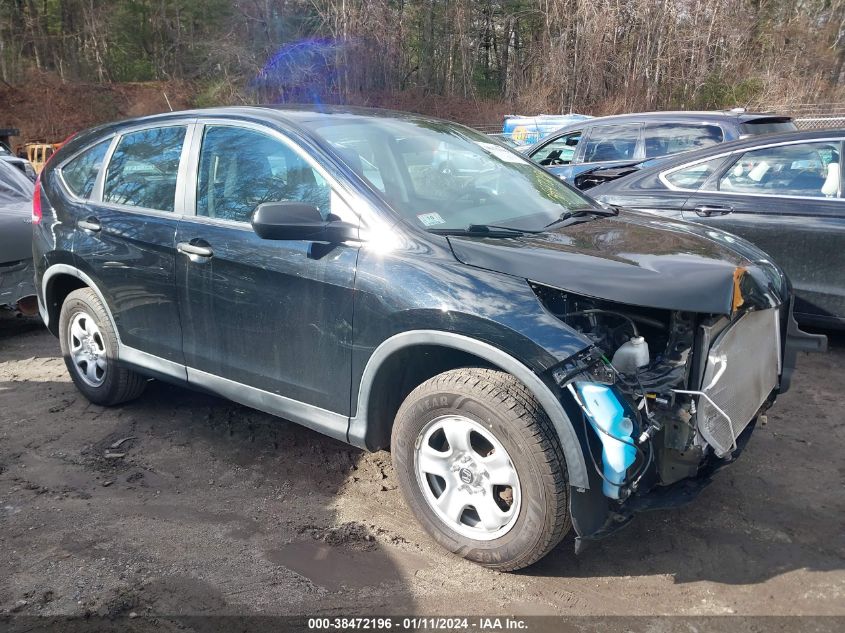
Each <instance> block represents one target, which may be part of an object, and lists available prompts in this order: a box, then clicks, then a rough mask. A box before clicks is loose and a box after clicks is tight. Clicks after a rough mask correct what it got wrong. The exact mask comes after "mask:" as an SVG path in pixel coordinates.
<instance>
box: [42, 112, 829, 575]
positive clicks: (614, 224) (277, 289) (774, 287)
mask: <svg viewBox="0 0 845 633" xmlns="http://www.w3.org/2000/svg"><path fill="white" fill-rule="evenodd" d="M33 215H34V220H33V222H34V236H33V239H34V255H35V265H36V270H37V287H38V294H39V297H38V298H39V302H40V309H41V314H42V317H43V319H44V321H45V322H46V323H47V326H48V327H49V328H50V330H51V331H52V332H53V333H54V334H55V335H57V336H58V337H59V339H60V342H61V348H62V353H63V355H64V358H65V361H66V363H67V367H68V370H69V372H70V374H71V377H72V378H73V381H74V383H75V384H76V386H77V387H78V388H79V390H80V391H81V392H82V393H83V394H84V395H85V396H86V397H87V398H88V399H90V400H91V401H92V402H94V403H97V404H101V405H115V404H118V403H121V402H126V401H128V400H131V399H133V398H136V397H138V396H139V395H140V394H141V392H142V391H143V389H144V385H145V384H146V381H147V379H148V377H154V378H159V379H162V380H167V381H171V382H175V383H178V384H183V385H187V386H193V387H196V388H200V389H204V390H207V391H211V392H214V393H217V394H220V395H222V396H225V397H227V398H230V399H232V400H235V401H237V402H240V403H243V404H245V405H248V406H251V407H255V408H257V409H261V410H263V411H266V412H269V413H273V414H276V415H279V416H281V417H284V418H286V419H288V420H293V421H295V422H298V423H301V424H304V425H306V426H308V427H311V428H313V429H316V430H318V431H320V432H323V433H326V434H328V435H330V436H332V437H334V438H337V439H340V440H343V441H346V442H349V443H351V444H354V445H355V446H358V447H361V448H365V449H368V450H376V449H381V448H386V447H390V449H391V451H392V458H393V463H394V466H395V469H396V473H397V477H398V479H399V483H400V486H401V489H402V491H403V493H404V496H405V498H406V500H407V502H408V504H409V505H410V507H411V509H412V510H413V511H414V513H415V514H416V515H417V517H419V519H420V521H421V522H422V523H423V525H424V526H425V528H426V529H427V530H428V531H429V532H430V533H431V535H432V536H433V537H434V538H435V539H436V540H437V541H438V542H439V543H441V544H442V545H443V546H445V547H446V548H448V549H449V550H451V551H453V552H456V553H458V554H460V555H462V556H465V557H467V558H469V559H471V560H474V561H477V562H479V563H482V564H484V565H487V566H489V567H492V568H496V569H500V570H513V569H518V568H520V567H524V566H526V565H529V564H531V563H532V562H534V561H536V560H538V559H539V558H540V557H541V556H543V555H544V554H545V553H546V552H548V551H549V550H550V549H551V548H552V547H554V545H555V544H556V543H558V542H559V541H560V540H561V538H563V536H564V535H565V534H566V533H567V532H568V530H569V529H570V526H571V525H574V528H575V530H576V531H577V533H578V535H579V538H578V540H577V544H578V547H581V546H583V545H584V543H585V542H586V541H588V540H592V539H596V538H599V537H601V536H604V535H606V534H609V533H610V532H612V531H614V530H616V529H617V528H618V527H620V526H621V525H622V524H624V523H625V522H626V521H627V520H628V519H630V518H631V517H632V516H633V515H634V514H635V513H636V512H637V511H639V510H641V509H644V508H647V507H653V506H654V505H655V503H660V504H662V505H671V504H672V503H675V502H677V501H679V500H680V499H688V497H689V493H690V491H691V490H695V489H697V488H699V487H700V486H701V485H703V483H705V482H706V481H707V479H708V477H709V475H710V473H711V472H712V471H713V470H714V469H715V468H717V467H718V466H720V465H722V464H724V463H727V462H728V461H730V460H731V459H732V458H733V457H734V456H736V454H737V453H738V451H739V450H740V449H741V448H742V446H743V444H744V442H745V441H746V440H747V439H748V436H749V435H750V433H751V431H752V429H753V427H754V422H755V420H756V419H757V416H758V415H760V414H761V412H763V411H765V410H766V409H767V408H768V407H769V406H771V404H772V403H773V402H774V400H775V397H776V396H777V394H778V393H780V392H783V391H784V390H785V389H786V386H787V384H788V380H789V375H790V372H791V368H792V366H793V364H794V361H795V350H796V349H797V348H798V347H802V346H803V347H804V348H813V347H815V348H817V349H819V348H823V347H824V342H825V340H824V337H821V338H819V337H812V336H809V335H805V334H803V333H801V332H800V331H799V330H798V328H797V326H796V325H795V323H794V321H793V320H792V316H791V311H790V310H791V294H790V289H789V284H788V282H787V280H786V278H785V277H784V276H783V274H782V273H781V271H780V270H779V269H777V268H776V267H775V266H773V265H772V264H770V263H769V261H768V259H767V258H766V256H765V255H764V254H763V253H761V252H760V251H758V250H757V249H755V248H754V247H753V246H751V245H749V244H747V243H745V242H742V241H738V240H736V239H734V238H733V237H731V236H727V235H725V234H722V233H720V232H718V231H710V230H706V229H703V228H700V227H697V226H695V225H691V224H685V223H683V222H674V221H673V222H667V221H663V220H661V219H659V218H655V217H653V216H647V215H640V214H635V213H629V212H617V211H611V210H607V209H604V208H602V207H599V206H597V205H596V204H595V203H594V202H593V201H591V200H590V199H588V198H585V197H584V196H583V195H581V194H580V193H578V192H577V191H576V190H574V189H572V188H571V187H569V186H568V185H566V184H564V183H562V182H561V181H560V180H558V179H557V178H555V177H553V176H551V175H549V174H548V173H547V172H546V171H544V170H543V169H542V168H540V167H539V166H537V165H536V164H534V163H532V162H531V161H529V160H527V159H526V158H524V157H523V156H521V155H520V154H518V153H516V152H514V151H512V150H510V149H508V148H507V147H505V146H503V145H499V144H497V143H494V142H491V141H490V139H489V138H487V137H485V136H483V135H481V134H478V133H476V132H473V131H471V130H469V129H467V128H463V127H460V126H457V125H452V124H450V123H446V122H443V121H437V120H433V119H428V118H425V117H421V116H417V115H410V114H408V115H406V114H398V113H384V112H376V111H360V110H348V109H347V110H336V111H330V112H325V111H321V112H315V111H310V110H304V109H298V110H293V109H292V110H277V109H270V108H259V107H251V108H246V107H244V108H225V109H216V110H204V111H194V112H182V113H170V114H165V115H161V116H155V117H150V118H145V119H139V120H134V121H128V122H123V123H118V124H114V125H108V126H105V127H101V128H99V129H95V130H92V131H89V132H85V133H82V134H80V135H78V136H77V137H75V138H74V139H72V140H71V141H70V142H69V143H67V144H66V145H65V146H64V147H63V148H62V149H61V150H60V151H59V152H58V153H57V154H56V155H55V156H54V157H53V159H52V160H51V161H50V163H49V165H48V166H47V167H45V169H44V170H43V172H42V174H41V176H40V181H39V183H38V186H37V190H36V195H35V200H34V210H33ZM705 231H706V234H705Z"/></svg>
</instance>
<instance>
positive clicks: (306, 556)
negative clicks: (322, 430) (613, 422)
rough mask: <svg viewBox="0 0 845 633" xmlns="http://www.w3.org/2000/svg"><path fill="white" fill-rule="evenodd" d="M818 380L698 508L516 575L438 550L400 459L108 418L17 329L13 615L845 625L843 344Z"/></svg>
mask: <svg viewBox="0 0 845 633" xmlns="http://www.w3.org/2000/svg"><path fill="white" fill-rule="evenodd" d="M799 362H800V365H799V372H798V374H797V376H796V380H795V383H794V385H793V389H792V391H790V392H789V393H788V394H786V395H785V396H784V397H783V398H782V399H781V400H780V401H779V402H778V403H777V405H776V406H775V408H774V409H773V410H772V411H771V413H770V415H769V419H768V424H767V425H766V426H762V427H758V429H757V431H756V432H755V435H754V437H753V438H752V441H751V443H750V445H749V447H748V449H747V451H746V452H745V453H744V454H743V456H742V458H741V459H740V460H739V461H738V463H736V464H735V465H733V466H732V467H731V468H728V469H725V470H723V471H722V472H721V473H720V474H719V475H718V476H717V479H716V481H715V482H714V483H713V484H712V485H711V486H709V487H708V488H707V489H706V490H705V491H704V492H703V493H702V495H701V496H700V497H699V498H698V500H697V501H696V502H695V503H694V504H692V505H691V506H688V507H686V508H682V509H678V510H671V511H662V512H655V513H649V514H646V515H641V516H639V517H638V518H637V519H636V520H635V522H634V523H633V524H632V525H631V526H629V527H628V528H626V529H625V530H623V531H622V532H620V533H619V534H617V535H615V536H614V537H612V538H610V539H608V540H606V541H604V542H603V543H602V544H601V545H600V546H597V547H595V548H593V549H591V550H589V551H588V552H586V553H585V554H583V555H581V556H578V557H576V556H575V554H574V553H573V541H572V536H571V535H570V536H568V537H567V538H566V539H565V540H564V542H563V543H561V545H560V546H559V547H558V548H557V549H556V550H555V551H554V552H552V553H551V554H550V555H549V556H548V557H546V558H545V559H544V560H543V561H541V562H540V563H539V564H537V565H535V566H534V567H532V568H530V569H528V570H524V571H523V572H520V573H515V574H500V573H495V572H490V571H487V570H485V569H482V568H480V567H477V566H475V565H473V564H471V563H468V562H465V561H463V560H461V559H458V558H455V557H453V556H451V555H450V554H448V553H446V552H445V551H443V550H441V549H439V548H438V547H437V546H436V545H434V543H433V542H432V541H431V540H430V539H429V538H428V537H427V536H426V534H425V533H424V532H423V531H422V529H421V528H420V527H419V526H418V525H417V523H416V522H415V521H414V519H413V517H412V516H411V515H410V513H409V511H408V510H407V508H406V507H405V505H404V503H403V502H402V500H401V497H400V495H399V491H398V490H397V486H396V480H395V478H394V476H393V473H392V472H391V468H390V458H389V455H388V454H387V453H375V454H365V453H362V452H360V451H358V450H357V449H354V448H351V447H349V446H346V445H344V444H341V443H340V442H336V441H334V440H331V439H329V438H326V437H323V436H321V435H318V434H317V433H314V432H312V431H309V430H307V429H305V428H302V427H299V426H296V425H294V424H292V423H288V422H286V421H283V420H280V419H277V418H273V417H271V416H267V415H264V414H262V413H259V412H257V411H254V410H251V409H247V408H244V407H241V406H238V405H234V404H231V403H228V402H226V401H223V400H220V399H217V398H214V397H210V396H206V395H202V394H197V393H193V392H191V391H188V390H185V389H180V388H177V387H172V386H168V385H165V384H162V383H158V382H151V383H150V384H149V386H148V388H147V391H146V392H145V394H144V395H143V396H142V397H141V398H140V399H139V400H137V401H136V402H133V403H130V404H128V405H124V406H121V407H117V408H110V409H105V408H101V407H97V406H94V405H92V404H89V403H88V402H87V401H86V400H85V399H84V398H83V397H82V396H81V395H80V394H79V393H78V392H77V391H76V390H75V389H74V387H73V385H72V384H71V382H70V380H69V378H68V375H67V372H66V369H65V366H64V363H63V361H62V359H61V356H60V353H59V345H58V342H57V340H56V339H54V338H53V337H52V336H50V335H49V334H48V333H47V332H46V331H45V330H44V329H43V327H42V326H41V325H40V323H38V322H37V321H34V320H26V319H21V318H14V317H12V316H10V315H8V314H4V315H0V612H2V611H12V612H16V613H21V614H33V615H57V614H62V615H63V614H73V615H83V614H89V615H90V614H100V615H107V616H120V615H128V614H130V613H137V614H139V615H145V614H172V615H177V614H199V613H203V614H208V613H212V614H258V613H262V614H299V615H301V614H309V615H313V614H321V615H351V614H370V615H372V614H385V613H393V614H411V613H422V614H433V613H437V614H447V613H453V614H487V613H508V614H562V615H585V614H587V615H591V614H592V615H594V614H602V615H613V614H628V615H630V614H639V615H656V614H678V615H721V614H733V613H736V614H746V615H761V614H765V615H780V614H796V615H840V616H841V615H845V529H843V528H845V520H844V519H843V517H845V495H843V482H845V460H843V447H845V441H844V440H845V426H843V425H842V423H841V419H842V413H841V409H840V407H843V406H845V373H843V371H842V368H843V366H845V337H842V336H835V337H833V338H832V341H831V352H830V353H828V354H826V355H814V356H803V357H802V358H801V359H800V361H799Z"/></svg>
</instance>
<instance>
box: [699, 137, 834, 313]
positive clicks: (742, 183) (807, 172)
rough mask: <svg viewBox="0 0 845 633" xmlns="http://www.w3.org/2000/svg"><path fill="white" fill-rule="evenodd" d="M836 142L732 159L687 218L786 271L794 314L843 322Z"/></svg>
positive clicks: (764, 150)
mask: <svg viewBox="0 0 845 633" xmlns="http://www.w3.org/2000/svg"><path fill="white" fill-rule="evenodd" d="M841 155H842V143H841V139H835V138H834V139H831V140H820V141H812V142H800V143H795V142H793V143H788V144H779V145H774V146H768V147H763V148H758V149H752V150H747V151H745V152H737V153H736V154H734V155H733V156H732V157H731V160H730V161H728V162H727V163H726V165H725V166H724V167H723V168H721V169H720V170H719V171H718V172H717V173H715V174H714V175H713V176H712V177H710V178H709V179H708V181H707V183H705V185H704V186H703V187H702V188H701V189H700V190H699V191H697V192H695V193H693V194H691V195H690V197H689V199H688V200H687V202H686V204H685V206H684V217H685V218H686V219H689V220H691V221H694V222H698V223H702V224H706V225H709V226H715V227H718V228H720V229H723V230H725V231H728V232H730V233H735V234H736V235H739V236H741V237H744V238H745V239H747V240H749V241H750V242H753V243H754V244H756V245H757V246H758V247H760V248H761V249H762V250H763V251H765V252H767V253H768V254H769V255H771V256H772V258H773V259H774V260H775V261H776V262H777V263H778V264H779V265H780V266H781V267H782V268H783V269H784V271H785V272H786V273H787V275H788V276H789V278H790V280H791V281H792V284H793V286H794V288H795V291H796V305H795V311H796V312H797V313H799V314H805V315H809V316H812V317H815V318H817V319H821V320H825V319H833V318H840V319H842V318H845V277H843V275H842V271H843V270H845V200H843V199H842V184H841V170H840V157H841Z"/></svg>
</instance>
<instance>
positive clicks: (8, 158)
mask: <svg viewBox="0 0 845 633" xmlns="http://www.w3.org/2000/svg"><path fill="white" fill-rule="evenodd" d="M0 162H4V163H6V164H8V165H11V166H12V167H14V168H15V169H17V170H19V171H21V172H22V173H23V174H25V175H26V177H27V178H29V179H30V180H32V181H33V182H34V181H35V176H36V173H35V168H34V167H33V166H32V163H30V162H29V161H28V160H27V159H25V158H21V157H20V156H15V155H14V154H13V153H12V150H10V149H9V148H8V147H7V146H6V145H4V144H3V143H0Z"/></svg>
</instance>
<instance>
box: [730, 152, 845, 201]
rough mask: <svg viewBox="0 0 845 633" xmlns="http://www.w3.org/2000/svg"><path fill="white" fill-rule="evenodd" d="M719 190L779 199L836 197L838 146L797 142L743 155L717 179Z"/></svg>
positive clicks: (837, 187)
mask: <svg viewBox="0 0 845 633" xmlns="http://www.w3.org/2000/svg"><path fill="white" fill-rule="evenodd" d="M719 189H720V190H721V191H732V192H741V193H762V194H769V195H780V196H812V197H819V198H824V197H836V196H837V195H839V144H838V143H800V144H797V145H782V146H780V147H767V148H764V149H758V150H753V151H750V152H745V153H744V154H743V155H742V156H740V157H739V159H738V160H737V161H736V162H735V163H734V164H733V165H732V166H731V168H730V169H728V171H727V172H725V174H724V175H723V176H722V178H721V179H720V180H719Z"/></svg>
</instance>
